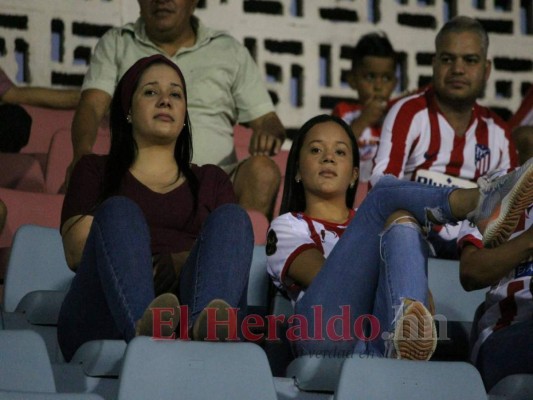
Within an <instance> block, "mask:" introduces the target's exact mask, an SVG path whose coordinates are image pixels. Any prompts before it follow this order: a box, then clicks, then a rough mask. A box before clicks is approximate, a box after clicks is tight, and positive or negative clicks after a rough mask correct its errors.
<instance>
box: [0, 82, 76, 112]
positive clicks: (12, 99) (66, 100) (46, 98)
mask: <svg viewBox="0 0 533 400" xmlns="http://www.w3.org/2000/svg"><path fill="white" fill-rule="evenodd" d="M79 100H80V91H79V90H68V89H65V90H63V89H49V88H43V87H31V86H23V87H19V86H13V87H12V88H11V89H9V90H8V91H7V92H6V93H5V94H4V96H3V97H2V101H3V102H5V103H10V104H28V105H31V106H37V107H45V108H62V109H74V108H76V106H77V105H78V102H79Z"/></svg>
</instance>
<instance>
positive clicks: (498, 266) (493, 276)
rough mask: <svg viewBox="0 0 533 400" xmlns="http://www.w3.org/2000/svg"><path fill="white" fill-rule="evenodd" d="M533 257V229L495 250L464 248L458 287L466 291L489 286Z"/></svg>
mask: <svg viewBox="0 0 533 400" xmlns="http://www.w3.org/2000/svg"><path fill="white" fill-rule="evenodd" d="M531 256H533V226H531V227H530V228H529V229H528V230H527V231H525V232H524V233H522V234H521V235H519V236H517V237H515V238H513V239H511V240H509V241H508V242H506V243H504V244H502V245H501V246H498V247H496V248H491V249H488V248H481V249H480V248H477V247H475V246H474V245H467V246H466V247H465V248H464V249H463V251H462V253H461V260H460V277H461V284H462V285H463V288H464V289H465V290H476V289H482V288H484V287H487V286H490V285H492V284H494V283H496V282H498V281H499V280H500V279H501V278H503V277H504V276H506V275H507V274H508V273H509V272H510V271H512V270H513V269H514V268H516V266H517V265H519V264H520V263H521V262H523V261H524V260H527V259H528V258H529V257H531Z"/></svg>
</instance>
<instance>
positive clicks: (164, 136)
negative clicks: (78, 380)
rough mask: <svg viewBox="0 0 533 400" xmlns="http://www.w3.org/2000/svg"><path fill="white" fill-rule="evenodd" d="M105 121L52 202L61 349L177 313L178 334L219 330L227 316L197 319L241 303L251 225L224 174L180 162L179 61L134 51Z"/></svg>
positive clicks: (164, 324)
mask: <svg viewBox="0 0 533 400" xmlns="http://www.w3.org/2000/svg"><path fill="white" fill-rule="evenodd" d="M111 132H112V138H111V149H110V153H109V155H108V156H96V155H88V156H85V157H83V158H82V159H81V160H80V161H79V162H78V164H77V165H76V168H75V169H74V171H73V174H72V177H71V180H70V185H69V188H68V192H67V194H66V197H65V202H64V205H63V211H62V225H61V233H62V237H63V245H64V249H65V255H66V259H67V263H68V265H69V267H70V268H72V269H73V270H74V271H76V276H75V277H74V280H73V282H72V285H71V288H70V290H69V292H68V294H67V296H66V298H65V300H64V302H63V305H62V308H61V312H60V316H59V323H58V338H59V344H60V346H61V350H62V352H63V355H64V356H65V359H66V360H70V359H71V358H72V356H73V355H74V353H75V352H76V350H77V349H78V348H79V347H80V346H81V345H82V344H83V343H85V342H87V341H90V340H95V339H123V340H125V341H126V342H128V341H130V340H131V339H132V338H133V337H134V336H136V335H139V334H143V335H151V334H152V333H154V334H156V335H157V333H158V330H159V328H163V329H162V331H161V332H159V336H163V337H169V336H171V335H172V332H173V331H174V329H175V328H176V325H177V324H178V321H179V320H180V315H179V314H180V312H181V322H180V324H181V326H180V330H179V332H180V334H181V336H182V337H183V335H184V334H185V335H189V334H190V335H192V339H193V340H203V339H205V338H208V339H212V340H214V339H216V338H218V339H221V340H222V339H224V338H227V335H228V334H229V333H230V329H229V327H228V326H223V325H217V326H216V329H211V328H210V327H209V323H210V322H212V321H211V319H212V318H213V316H215V318H216V319H217V320H227V319H228V317H230V314H231V315H235V312H234V308H239V309H240V310H241V311H245V308H246V290H247V284H248V275H249V269H250V264H251V259H252V251H253V233H252V227H251V223H250V220H249V218H248V215H247V214H246V212H245V211H244V210H243V209H241V208H240V207H239V206H237V205H236V204H233V203H235V195H234V193H233V189H232V185H231V182H230V180H229V178H228V176H227V175H226V174H225V173H224V172H223V171H222V170H221V169H219V168H218V167H216V166H213V165H205V166H202V167H198V166H196V165H192V164H191V158H192V138H191V123H190V121H189V118H188V113H187V90H186V86H185V80H184V79H183V75H182V73H181V71H180V69H179V68H178V67H177V66H176V65H175V64H174V63H172V62H171V61H170V60H168V59H167V58H165V57H163V56H161V55H154V56H151V57H147V58H143V59H141V60H139V61H138V62H136V63H135V64H134V65H133V66H132V67H131V68H130V69H129V70H128V71H127V72H126V73H125V75H124V76H123V77H122V79H121V80H120V82H119V84H118V86H117V89H116V91H115V94H114V97H113V100H112V104H111ZM155 296H158V297H157V298H155V299H154V297H155ZM176 296H177V297H178V298H179V300H180V302H181V304H182V306H179V302H178V299H177V297H176ZM154 308H160V310H159V311H161V310H162V311H164V312H159V311H158V310H154ZM212 309H213V310H214V312H215V313H216V314H213V313H212V312H208V310H209V311H210V310H212ZM185 310H186V311H187V313H184V311H185ZM152 314H154V315H153V320H152ZM160 317H161V318H162V319H164V321H161V320H159V318H160ZM208 317H209V318H208ZM156 318H157V319H156ZM211 326H213V325H211ZM154 329H155V331H153V330H154ZM208 334H209V336H208Z"/></svg>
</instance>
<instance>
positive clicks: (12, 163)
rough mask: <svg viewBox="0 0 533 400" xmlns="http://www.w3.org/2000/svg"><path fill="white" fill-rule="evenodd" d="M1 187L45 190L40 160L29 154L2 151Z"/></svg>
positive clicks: (0, 167)
mask: <svg viewBox="0 0 533 400" xmlns="http://www.w3.org/2000/svg"><path fill="white" fill-rule="evenodd" d="M0 171H1V172H0V187H3V188H10V189H17V190H22V191H29V192H43V191H44V186H45V182H44V175H43V171H42V168H41V165H40V163H39V161H37V160H36V159H35V158H34V157H32V156H31V155H29V154H19V153H0Z"/></svg>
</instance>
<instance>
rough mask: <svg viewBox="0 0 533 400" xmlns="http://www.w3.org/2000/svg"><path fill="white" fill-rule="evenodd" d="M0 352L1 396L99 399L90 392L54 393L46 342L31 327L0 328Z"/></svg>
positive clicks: (47, 399) (26, 399) (35, 399)
mask: <svg viewBox="0 0 533 400" xmlns="http://www.w3.org/2000/svg"><path fill="white" fill-rule="evenodd" d="M0 354H1V355H2V356H1V357H0V399H11V400H18V399H20V400H67V399H72V400H98V399H102V397H100V396H98V395H96V394H90V393H57V391H56V383H55V378H54V374H53V369H52V365H51V363H50V359H49V357H48V352H47V349H46V346H45V343H44V341H43V339H42V338H41V336H39V335H38V334H37V333H35V332H33V331H31V330H3V331H0Z"/></svg>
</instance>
